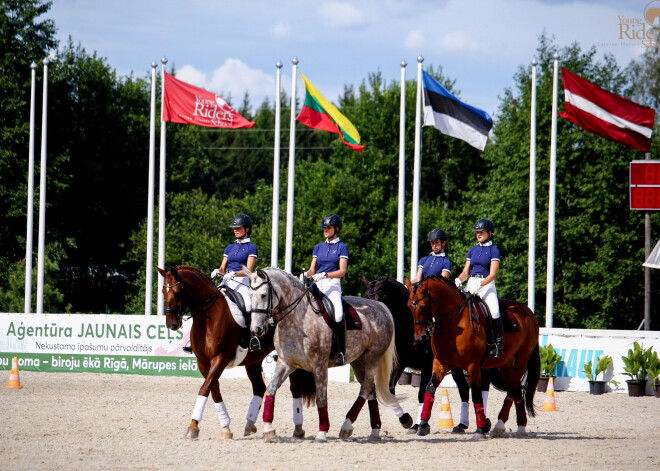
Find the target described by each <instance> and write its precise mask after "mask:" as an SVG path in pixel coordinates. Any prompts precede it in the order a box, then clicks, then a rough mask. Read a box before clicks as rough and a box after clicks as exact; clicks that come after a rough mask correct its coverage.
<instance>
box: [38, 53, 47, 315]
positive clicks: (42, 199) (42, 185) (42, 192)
mask: <svg viewBox="0 0 660 471" xmlns="http://www.w3.org/2000/svg"><path fill="white" fill-rule="evenodd" d="M43 64H44V95H43V103H42V108H41V109H42V111H41V169H40V171H41V176H40V178H39V249H38V250H39V255H38V257H37V314H43V312H44V258H45V256H44V248H45V245H46V137H47V133H46V131H47V123H48V59H44V61H43Z"/></svg>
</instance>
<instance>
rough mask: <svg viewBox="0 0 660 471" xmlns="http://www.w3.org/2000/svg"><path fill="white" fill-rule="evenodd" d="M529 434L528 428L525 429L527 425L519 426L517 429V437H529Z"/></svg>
mask: <svg viewBox="0 0 660 471" xmlns="http://www.w3.org/2000/svg"><path fill="white" fill-rule="evenodd" d="M528 436H529V434H528V433H527V430H525V427H523V426H522V425H519V426H518V430H517V431H516V437H528Z"/></svg>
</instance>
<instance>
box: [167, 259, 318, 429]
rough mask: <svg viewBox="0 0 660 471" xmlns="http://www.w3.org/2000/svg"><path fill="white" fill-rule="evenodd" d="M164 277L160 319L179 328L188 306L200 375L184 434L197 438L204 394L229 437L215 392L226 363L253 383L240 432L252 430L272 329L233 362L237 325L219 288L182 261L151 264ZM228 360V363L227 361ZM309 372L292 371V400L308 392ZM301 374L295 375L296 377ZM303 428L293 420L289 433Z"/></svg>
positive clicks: (223, 410)
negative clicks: (172, 264) (238, 361)
mask: <svg viewBox="0 0 660 471" xmlns="http://www.w3.org/2000/svg"><path fill="white" fill-rule="evenodd" d="M156 269H157V270H158V272H159V273H160V274H161V275H162V276H163V277H164V278H165V283H164V285H163V296H164V297H165V306H166V307H165V313H166V317H165V325H166V326H167V327H168V328H169V329H171V330H175V331H176V330H179V329H180V328H181V326H182V324H183V315H184V313H185V312H186V311H187V310H190V318H192V327H191V329H190V345H191V346H192V350H193V353H194V354H195V356H196V357H197V365H198V367H199V371H200V373H201V374H202V376H203V377H204V384H203V385H202V387H201V388H200V390H199V394H198V396H197V403H196V404H195V408H194V410H193V415H192V421H191V423H190V425H189V427H188V429H187V430H186V437H190V438H192V439H196V438H198V436H199V422H200V420H201V418H202V413H203V412H204V406H205V405H206V402H207V400H208V397H209V393H210V394H211V395H212V397H213V402H214V403H215V404H214V405H215V409H216V411H217V413H218V419H219V420H220V426H221V427H222V432H221V436H220V437H221V438H222V439H228V438H232V437H233V434H232V432H231V430H230V428H229V423H230V418H229V414H228V413H227V409H226V406H225V404H224V402H223V400H222V394H221V393H220V383H219V381H218V380H219V379H220V375H221V374H222V372H223V371H224V369H225V368H227V367H234V366H245V371H246V372H247V375H248V378H249V379H250V382H251V383H252V394H253V397H252V401H251V402H250V407H249V408H248V414H247V422H246V424H245V431H244V435H245V436H248V435H251V434H253V433H256V431H257V428H256V427H255V425H254V424H255V422H256V420H257V416H258V414H259V409H260V408H261V403H262V398H263V395H264V393H265V392H266V385H265V384H264V380H263V377H262V375H261V363H262V361H263V359H264V358H265V357H266V356H267V355H268V354H269V353H270V352H272V351H273V335H272V334H271V335H268V336H265V337H264V338H263V339H262V341H261V345H262V349H261V350H259V351H256V352H249V353H248V354H247V356H246V357H245V359H244V360H243V361H242V362H241V364H240V365H233V359H234V354H235V352H236V347H237V345H238V338H239V330H240V326H239V325H238V324H237V323H236V321H234V318H233V317H232V315H231V312H230V310H229V305H228V304H227V300H226V298H225V296H224V295H223V294H222V292H221V291H219V290H218V288H217V287H216V286H215V284H213V281H211V278H209V277H208V276H207V275H206V274H205V273H203V272H202V271H200V270H198V269H197V268H193V267H189V266H185V265H181V266H177V267H172V268H171V269H170V271H169V272H166V271H165V270H162V269H161V268H158V267H156ZM230 363H231V365H230ZM305 374H308V373H306V372H302V371H296V372H295V374H293V375H291V381H290V388H291V394H292V396H293V397H294V404H295V401H296V398H297V400H298V401H299V402H300V401H302V400H303V399H304V400H307V399H308V394H311V392H310V391H309V390H307V389H305V387H304V384H305V383H306V381H304V380H303V378H302V376H303V375H305ZM299 377H300V380H298V378H299ZM304 436H305V432H304V430H303V429H302V424H296V427H295V431H294V437H296V438H302V437H304Z"/></svg>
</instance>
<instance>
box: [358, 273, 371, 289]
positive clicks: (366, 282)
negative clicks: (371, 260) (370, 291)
mask: <svg viewBox="0 0 660 471" xmlns="http://www.w3.org/2000/svg"><path fill="white" fill-rule="evenodd" d="M360 279H361V280H362V283H364V286H365V287H366V288H368V287H369V285H370V284H371V282H370V281H369V280H367V277H366V276H364V273H360Z"/></svg>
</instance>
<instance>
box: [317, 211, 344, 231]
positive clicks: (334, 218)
mask: <svg viewBox="0 0 660 471" xmlns="http://www.w3.org/2000/svg"><path fill="white" fill-rule="evenodd" d="M319 226H320V227H328V226H335V227H336V228H337V229H341V228H342V223H341V218H340V217H339V215H338V214H335V213H329V214H326V215H325V216H323V220H322V221H321V224H319Z"/></svg>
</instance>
